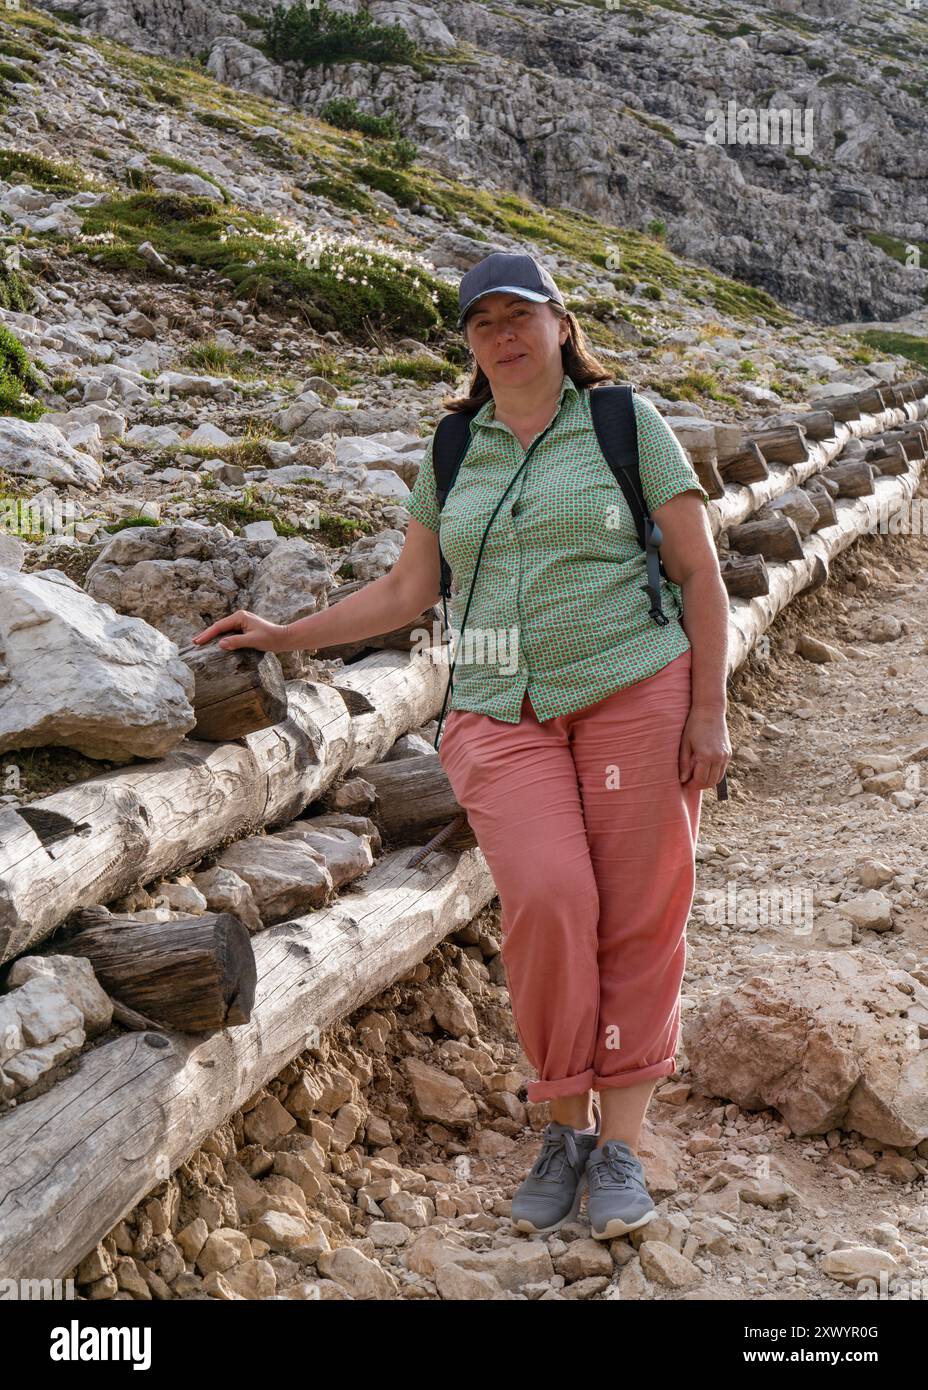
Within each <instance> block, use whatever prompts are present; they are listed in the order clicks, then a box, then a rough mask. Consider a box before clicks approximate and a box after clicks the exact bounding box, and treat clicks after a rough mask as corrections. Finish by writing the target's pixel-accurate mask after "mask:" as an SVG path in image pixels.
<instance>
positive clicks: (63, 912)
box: [0, 647, 449, 965]
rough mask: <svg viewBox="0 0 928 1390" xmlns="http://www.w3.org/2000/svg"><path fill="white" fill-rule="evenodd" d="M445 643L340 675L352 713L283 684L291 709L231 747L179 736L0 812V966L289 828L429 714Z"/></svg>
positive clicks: (322, 689) (328, 696)
mask: <svg viewBox="0 0 928 1390" xmlns="http://www.w3.org/2000/svg"><path fill="white" fill-rule="evenodd" d="M448 665H449V661H448V654H447V647H443V648H441V649H439V651H438V653H437V654H433V655H432V657H431V658H430V659H426V658H425V657H422V656H418V655H415V654H408V653H405V652H389V651H384V652H376V653H374V654H373V655H371V656H368V657H364V658H363V659H362V660H361V661H358V662H355V663H354V665H353V666H350V667H346V668H345V670H344V671H343V672H340V673H339V681H340V683H343V684H344V685H345V687H346V689H350V690H352V692H353V693H354V694H355V695H356V696H357V697H359V698H363V699H365V700H366V701H367V704H368V706H369V709H368V710H367V712H365V713H364V714H362V715H359V716H358V717H357V718H355V719H352V717H351V716H350V715H349V713H348V709H347V707H346V705H345V701H344V699H343V698H342V696H341V695H340V694H339V693H338V690H336V689H335V688H334V687H333V686H330V685H322V684H314V683H310V682H308V681H303V680H291V681H288V682H287V702H288V715H287V718H286V719H285V720H284V721H283V722H282V723H280V724H277V725H275V726H274V728H273V729H262V730H259V731H257V732H256V733H253V734H247V735H246V736H245V738H244V739H243V740H241V741H240V742H235V743H204V742H199V741H195V740H192V739H183V740H181V742H180V743H179V744H178V745H177V747H176V748H172V750H171V752H170V753H169V754H168V756H167V757H166V758H160V759H152V760H146V761H145V762H143V763H138V764H132V765H131V766H129V767H127V768H120V769H118V770H114V771H112V772H108V773H104V774H103V775H102V776H100V777H93V778H89V779H88V780H87V781H86V782H79V783H75V784H74V785H73V786H68V787H66V788H64V789H63V790H62V791H58V792H54V793H53V794H52V795H51V796H47V797H42V798H41V799H40V800H37V801H34V802H31V803H30V805H29V806H28V807H22V808H17V807H15V806H3V807H0V965H2V964H3V963H4V962H5V961H8V960H13V959H14V958H15V957H16V956H18V955H22V953H23V952H24V951H27V950H29V949H30V948H31V947H32V946H34V945H36V944H37V943H38V942H39V941H42V940H44V938H45V937H46V936H48V935H49V933H50V932H52V931H53V930H54V928H55V927H56V926H58V925H59V923H60V922H62V921H63V920H64V919H65V917H67V915H68V914H69V913H70V912H72V911H73V910H74V909H75V908H77V907H85V906H89V905H92V904H94V903H106V902H109V901H111V900H112V899H113V898H117V897H119V896H120V895H122V894H123V893H127V892H129V890H130V889H132V888H135V887H136V886H137V885H138V884H139V883H143V884H144V883H149V882H151V881H152V880H153V879H157V878H163V877H164V875H165V874H169V873H175V872H177V871H178V870H179V869H182V868H186V867H187V866H189V865H190V864H193V863H195V862H196V861H197V860H198V859H200V858H202V857H203V856H204V855H205V854H208V853H209V852H210V851H211V850H213V849H214V848H215V847H216V846H217V845H219V844H223V843H226V844H227V843H228V842H229V841H230V840H237V839H240V838H241V837H242V836H244V835H250V834H252V833H254V832H255V831H256V830H258V829H259V828H260V827H261V826H274V825H282V824H287V823H289V822H290V821H292V820H293V818H294V816H297V815H299V813H300V812H301V811H302V810H303V809H304V807H305V806H307V805H308V804H309V803H310V802H311V801H317V800H318V799H319V798H320V797H321V796H322V794H323V793H324V792H325V791H326V790H327V788H328V787H330V786H331V785H332V784H333V783H334V782H336V781H338V780H339V779H340V778H341V777H343V776H344V774H345V773H346V772H347V771H348V770H349V769H350V768H352V767H355V766H361V765H362V764H364V763H368V762H379V761H380V760H381V759H382V758H383V756H384V754H386V753H387V752H389V750H390V749H391V748H392V747H393V744H394V743H395V742H396V740H397V739H398V738H399V736H400V735H401V734H404V733H406V731H407V730H408V729H414V728H418V727H419V725H420V724H424V723H426V722H427V721H428V720H429V719H432V718H434V716H435V715H436V714H437V713H438V711H439V709H440V708H441V702H442V699H443V698H444V693H445V687H446V685H447V670H448Z"/></svg>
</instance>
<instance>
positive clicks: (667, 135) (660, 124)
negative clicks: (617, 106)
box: [624, 106, 680, 145]
mask: <svg viewBox="0 0 928 1390" xmlns="http://www.w3.org/2000/svg"><path fill="white" fill-rule="evenodd" d="M624 111H625V115H626V116H631V117H632V119H633V120H635V121H637V122H638V124H639V125H643V126H647V128H648V130H653V131H655V132H656V133H657V134H658V135H662V136H663V137H664V139H665V140H669V141H670V143H671V144H672V145H679V144H680V138H679V136H677V135H675V134H674V132H673V131H672V130H671V128H670V126H669V125H667V124H666V122H664V121H659V120H658V119H657V117H656V116H647V115H645V113H644V112H643V111H636V110H635V108H634V107H633V106H626V107H625V108H624Z"/></svg>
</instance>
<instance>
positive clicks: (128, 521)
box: [100, 516, 161, 536]
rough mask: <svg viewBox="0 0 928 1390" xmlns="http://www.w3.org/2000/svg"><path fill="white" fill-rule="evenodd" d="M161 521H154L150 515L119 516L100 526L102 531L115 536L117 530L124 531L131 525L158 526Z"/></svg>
mask: <svg viewBox="0 0 928 1390" xmlns="http://www.w3.org/2000/svg"><path fill="white" fill-rule="evenodd" d="M160 525H161V522H160V521H156V520H155V519H154V517H150V516H121V517H120V518H119V520H118V521H111V522H109V523H108V524H107V525H106V526H103V527H101V528H100V529H101V530H103V531H108V532H109V533H110V535H113V536H115V534H116V532H117V531H125V530H128V529H129V528H130V527H133V526H160Z"/></svg>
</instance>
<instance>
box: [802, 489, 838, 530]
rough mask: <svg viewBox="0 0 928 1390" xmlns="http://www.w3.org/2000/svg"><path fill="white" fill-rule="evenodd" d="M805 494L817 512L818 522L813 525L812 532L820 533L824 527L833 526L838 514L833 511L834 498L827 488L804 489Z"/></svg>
mask: <svg viewBox="0 0 928 1390" xmlns="http://www.w3.org/2000/svg"><path fill="white" fill-rule="evenodd" d="M806 494H807V496H808V498H809V501H810V502H811V503H812V505H813V507H814V508H815V510H816V511H817V512H818V520H817V521H816V522H815V523H814V525H813V527H812V531H813V532H815V531H821V530H822V528H823V527H824V526H834V524H835V521H836V520H837V516H838V513H837V510H836V509H835V503H834V498H833V497H832V495H831V493H830V492H829V491H828V490H827V488H823V487H821V488H819V487H816V488H813V487H811V486H809V487H807V488H806Z"/></svg>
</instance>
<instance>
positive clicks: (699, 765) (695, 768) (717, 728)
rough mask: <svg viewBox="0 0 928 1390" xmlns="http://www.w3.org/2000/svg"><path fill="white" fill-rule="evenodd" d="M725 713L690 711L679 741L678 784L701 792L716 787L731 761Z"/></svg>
mask: <svg viewBox="0 0 928 1390" xmlns="http://www.w3.org/2000/svg"><path fill="white" fill-rule="evenodd" d="M731 752H732V749H731V743H730V742H729V739H728V727H727V724H726V722H725V712H724V710H718V711H716V710H705V711H703V710H698V709H695V708H691V709H690V712H689V715H688V717H687V721H686V723H685V724H684V726H683V734H682V736H681V738H680V764H679V765H680V781H681V782H683V783H689V782H690V779H691V778H692V781H693V783H694V784H695V785H696V786H697V787H699V788H700V790H701V791H707V790H708V789H709V788H710V787H716V786H718V784H719V782H721V780H722V778H723V777H724V775H725V770H726V768H727V767H728V764H729V761H730V760H731Z"/></svg>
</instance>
